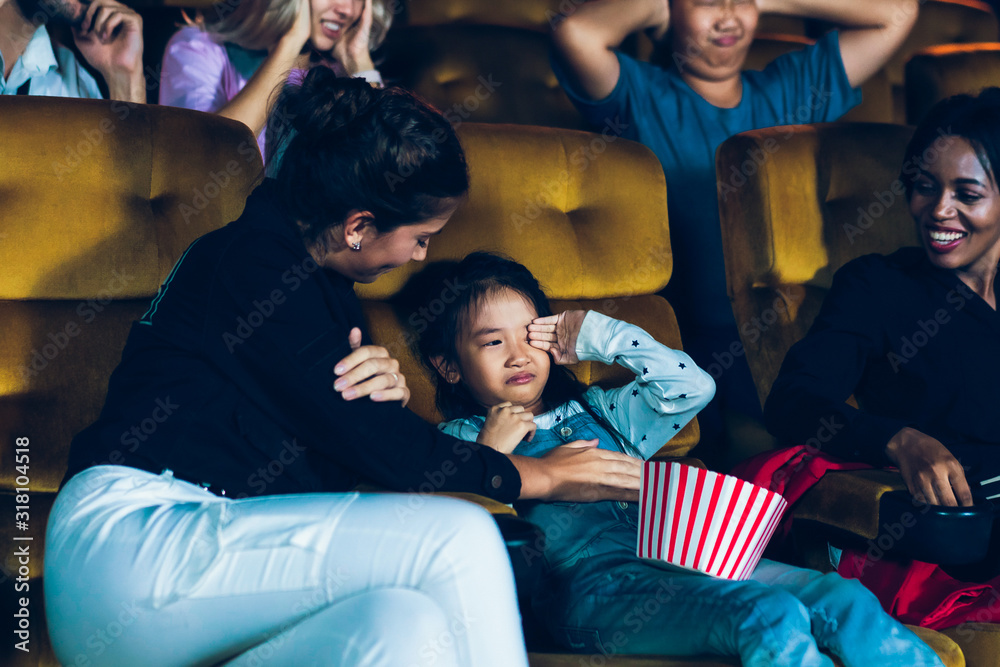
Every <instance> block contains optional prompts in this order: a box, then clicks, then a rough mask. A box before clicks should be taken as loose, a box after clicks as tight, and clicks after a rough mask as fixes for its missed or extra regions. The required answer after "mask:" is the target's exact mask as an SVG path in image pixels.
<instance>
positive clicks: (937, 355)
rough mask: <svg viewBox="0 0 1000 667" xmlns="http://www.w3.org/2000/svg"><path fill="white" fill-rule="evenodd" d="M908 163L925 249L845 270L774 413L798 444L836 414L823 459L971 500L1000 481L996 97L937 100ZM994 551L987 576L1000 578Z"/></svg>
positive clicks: (936, 498) (949, 501)
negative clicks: (861, 464) (883, 470)
mask: <svg viewBox="0 0 1000 667" xmlns="http://www.w3.org/2000/svg"><path fill="white" fill-rule="evenodd" d="M903 165H904V167H903V174H902V179H903V181H904V183H905V184H906V193H907V197H908V198H909V204H910V211H911V213H912V214H913V218H914V223H915V224H916V226H917V232H918V235H919V237H920V239H921V242H922V246H923V247H922V248H903V249H901V250H899V251H897V252H895V253H894V254H892V255H889V256H887V257H884V256H881V255H868V256H866V257H861V258H859V259H857V260H854V261H853V262H850V263H848V264H847V265H845V266H844V267H842V268H841V269H840V270H839V271H838V272H837V274H836V276H835V277H834V282H833V286H832V288H831V290H830V293H829V294H828V295H827V297H826V300H825V301H824V303H823V308H822V310H821V312H820V314H819V315H818V316H817V318H816V320H815V322H814V324H813V328H812V329H811V330H810V332H809V335H808V336H806V337H805V338H804V339H802V340H801V341H799V343H797V344H796V345H795V346H794V347H793V348H792V349H791V350H790V351H789V353H788V356H787V357H786V358H785V361H784V364H783V365H782V368H781V373H780V374H779V376H778V379H777V380H776V381H775V383H774V386H773V388H772V390H771V395H770V396H769V397H768V399H767V405H766V406H765V417H766V418H767V423H768V428H769V429H770V430H771V432H772V433H774V434H775V435H777V436H778V437H779V438H781V439H782V440H785V441H787V442H790V443H795V442H804V441H806V440H807V439H808V438H810V437H812V436H813V435H814V434H815V432H816V428H817V426H818V425H819V424H820V423H821V420H822V419H824V418H826V419H834V420H836V421H837V422H838V423H843V424H845V427H844V428H842V429H841V430H840V431H838V433H837V434H835V436H834V437H833V438H832V440H831V441H830V442H829V443H828V444H827V445H825V446H824V450H825V451H826V452H827V453H829V454H833V455H836V456H838V457H842V458H845V459H848V460H862V461H867V462H870V463H873V464H875V465H895V466H898V467H899V469H900V472H901V473H902V475H903V479H904V480H905V481H906V484H907V487H908V488H909V490H910V492H911V493H912V494H913V495H914V496H915V497H916V498H917V499H919V500H922V501H926V502H929V503H931V504H935V505H951V506H955V505H971V504H972V503H973V502H974V501H978V500H982V499H984V498H985V496H986V494H985V492H984V491H982V490H981V487H980V482H982V481H984V480H987V479H990V478H992V477H995V476H997V474H1000V413H998V412H997V410H996V405H998V404H1000V383H998V382H997V378H998V377H1000V314H998V313H997V300H996V288H997V284H996V283H997V267H998V263H1000V187H998V175H1000V89H998V88H990V89H987V90H984V91H983V92H982V93H981V94H980V95H979V96H978V97H973V96H970V95H959V96H956V97H952V98H949V99H947V100H944V101H943V102H940V103H939V104H938V105H936V106H935V107H934V108H933V109H932V110H931V111H930V113H929V114H928V115H927V117H926V118H925V119H924V121H923V123H921V125H920V127H918V128H917V130H916V131H915V133H914V135H913V138H912V140H911V141H910V144H909V146H908V147H907V150H906V156H905V159H904V162H903ZM918 338H919V340H920V341H921V342H922V344H921V345H919V346H915V345H914V343H913V342H912V341H916V340H918ZM851 394H854V396H855V397H856V398H857V401H858V404H859V405H860V409H859V408H853V407H851V406H850V405H847V404H846V403H845V400H846V399H847V397H848V396H850V395H851ZM998 532H1000V531H997V530H994V535H997V534H998ZM996 547H1000V544H998V545H994V548H993V550H992V551H991V554H990V555H989V556H988V557H987V559H988V561H989V562H987V563H984V565H983V569H982V571H981V572H980V575H979V576H987V575H992V574H997V573H998V572H1000V551H997V549H996ZM983 572H985V573H986V574H983Z"/></svg>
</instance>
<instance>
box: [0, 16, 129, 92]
mask: <svg viewBox="0 0 1000 667" xmlns="http://www.w3.org/2000/svg"><path fill="white" fill-rule="evenodd" d="M54 23H63V24H69V25H70V26H71V27H72V29H73V40H74V41H75V42H76V46H77V48H78V49H79V50H80V53H81V54H82V55H83V57H84V58H85V59H86V60H87V62H88V63H89V64H90V65H91V67H93V68H94V69H95V70H97V71H98V73H100V75H101V76H103V77H104V80H105V82H106V83H107V85H108V93H109V96H110V98H111V99H114V100H121V101H124V102H140V103H144V102H145V101H146V80H145V77H144V76H143V71H142V48H143V41H142V18H141V17H140V16H139V15H138V14H137V13H136V12H135V11H133V10H132V9H130V8H128V7H126V6H125V5H122V4H120V3H118V2H115V0H93V1H92V2H90V3H87V4H83V3H81V2H80V1H79V0H44V1H43V0H0V62H2V64H3V73H2V77H0V95H46V96H52V97H83V98H100V97H101V92H100V89H99V88H98V86H97V82H96V81H95V80H94V77H93V76H91V75H90V73H89V72H87V71H86V70H85V69H84V68H83V66H82V65H81V63H80V62H79V61H78V60H77V59H76V57H75V56H74V55H73V52H72V51H71V50H70V49H68V48H66V47H64V46H62V45H59V44H56V43H55V42H53V40H52V38H51V35H50V34H49V32H48V30H46V27H45V26H46V24H54Z"/></svg>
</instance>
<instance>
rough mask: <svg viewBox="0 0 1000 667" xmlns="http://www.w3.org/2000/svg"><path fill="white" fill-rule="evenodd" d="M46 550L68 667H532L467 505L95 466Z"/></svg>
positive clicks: (55, 638) (54, 519)
mask: <svg viewBox="0 0 1000 667" xmlns="http://www.w3.org/2000/svg"><path fill="white" fill-rule="evenodd" d="M45 539H46V553H45V610H46V617H47V619H48V625H49V633H50V635H51V637H52V644H53V647H54V648H55V653H56V656H57V657H58V658H59V661H60V662H61V663H62V664H63V665H66V666H69V665H78V664H80V665H85V664H91V665H123V666H129V667H132V666H134V665H144V666H148V667H159V666H163V667H167V666H182V665H183V666H189V665H215V664H225V665H227V666H240V667H253V666H258V665H268V666H271V665H274V666H278V665H295V666H305V665H337V666H349V665H366V666H368V665H371V666H378V667H410V666H411V665H412V666H420V667H425V666H426V667H430V666H432V665H434V666H439V667H459V666H461V667H486V666H489V665H503V666H504V667H507V666H515V667H516V666H524V667H526V666H527V655H526V653H525V649H524V640H523V638H522V636H521V627H520V619H519V616H518V611H517V602H516V597H515V593H514V584H513V576H512V573H511V568H510V562H509V560H508V559H507V556H506V553H505V551H504V546H503V542H502V540H501V539H500V536H499V533H498V531H497V529H496V525H495V524H494V522H493V520H492V519H491V518H490V516H489V514H488V513H486V512H485V511H484V510H482V509H481V508H479V507H476V506H475V505H472V504H470V503H466V502H463V501H459V500H453V499H449V498H440V497H428V496H413V495H399V494H357V493H342V494H331V493H322V494H319V493H317V494H299V495H286V496H268V497H263V498H249V499H244V500H231V499H227V498H220V497H217V496H215V495H214V494H212V493H209V492H208V491H206V490H205V489H202V488H201V487H198V486H195V485H193V484H189V483H187V482H184V481H181V480H178V479H175V478H174V477H173V475H172V474H171V473H170V471H165V472H164V473H163V474H161V475H154V474H151V473H148V472H145V471H141V470H137V469H134V468H128V467H123V466H111V465H104V466H96V467H93V468H89V469H87V470H84V471H83V472H81V473H79V474H78V475H76V476H75V477H74V478H73V479H72V480H70V481H69V483H68V484H67V485H66V487H65V488H64V489H63V490H62V491H61V492H60V493H59V496H58V498H57V499H56V502H55V505H54V506H53V508H52V513H51V515H50V517H49V524H48V530H47V533H46V538H45Z"/></svg>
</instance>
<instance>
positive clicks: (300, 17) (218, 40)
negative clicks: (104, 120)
mask: <svg viewBox="0 0 1000 667" xmlns="http://www.w3.org/2000/svg"><path fill="white" fill-rule="evenodd" d="M391 6H392V5H391V0H227V1H226V2H220V3H218V4H216V5H213V6H212V7H210V8H208V9H206V10H204V12H202V13H200V14H199V16H198V18H197V19H196V20H195V21H194V24H193V25H189V26H185V27H183V28H181V29H180V30H179V31H178V32H177V33H176V34H175V35H174V36H173V37H171V38H170V41H169V42H168V43H167V47H166V51H165V52H164V54H163V69H162V71H161V78H160V104H165V105H168V106H174V107H183V108H186V109H196V110H198V111H208V112H211V113H217V114H219V115H220V116H225V117H226V118H232V119H233V120H238V121H240V122H242V123H244V124H245V125H246V126H247V127H249V128H250V129H251V130H252V131H253V133H254V136H257V137H258V140H257V142H258V145H259V147H260V151H261V154H264V134H263V132H264V124H265V122H266V120H267V116H268V102H269V100H270V98H271V95H272V93H273V92H274V91H275V89H277V88H279V87H280V86H281V85H282V84H283V83H284V82H285V80H286V79H288V78H289V74H290V73H293V74H294V76H296V77H298V80H300V81H301V77H302V70H306V69H310V68H312V67H315V66H317V65H321V66H325V67H328V68H330V69H332V70H333V71H334V72H336V73H337V74H338V75H339V76H349V77H361V78H364V79H365V80H367V81H369V82H370V83H372V84H373V85H377V86H381V85H382V77H381V75H380V74H379V72H378V70H377V69H376V68H375V65H374V63H373V62H372V57H371V53H372V52H373V51H375V49H377V48H378V47H379V46H380V45H381V44H382V41H383V40H384V39H385V35H386V32H388V30H389V26H390V25H391V24H392V11H391Z"/></svg>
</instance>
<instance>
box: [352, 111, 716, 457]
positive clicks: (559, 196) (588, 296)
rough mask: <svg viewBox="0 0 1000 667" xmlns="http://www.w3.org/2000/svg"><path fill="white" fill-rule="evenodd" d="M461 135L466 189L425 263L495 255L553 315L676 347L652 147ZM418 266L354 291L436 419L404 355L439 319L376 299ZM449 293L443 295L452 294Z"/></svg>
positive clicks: (585, 374)
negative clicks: (567, 314) (620, 323)
mask: <svg viewBox="0 0 1000 667" xmlns="http://www.w3.org/2000/svg"><path fill="white" fill-rule="evenodd" d="M459 136H460V137H461V140H462V144H463V146H464V147H465V150H466V155H467V158H468V162H469V173H470V178H471V189H470V191H469V196H468V198H467V200H466V201H465V202H464V203H463V204H462V206H461V207H460V208H459V210H458V212H457V213H456V214H455V216H454V217H453V218H452V219H451V221H450V222H449V223H448V225H447V226H446V227H445V229H444V231H443V232H442V234H441V235H440V236H438V237H435V238H434V240H433V241H432V242H431V244H430V249H429V251H428V256H427V261H428V262H432V261H434V260H444V259H460V258H462V257H464V256H465V255H466V254H468V253H470V252H472V251H473V250H493V251H499V252H502V253H504V254H506V255H508V256H510V257H512V258H513V259H515V260H517V261H519V262H521V263H523V264H524V265H525V266H527V267H528V269H530V270H531V271H532V272H533V273H534V274H535V276H536V277H537V278H538V279H539V281H540V282H541V284H542V287H543V288H544V289H545V291H546V293H547V294H548V295H549V296H550V297H551V298H552V299H553V300H554V302H553V307H554V308H555V309H556V310H557V311H558V310H562V309H565V308H570V307H572V308H578V307H582V308H592V309H595V310H600V311H602V312H605V313H607V314H609V315H612V316H614V317H618V318H621V319H625V320H629V321H631V322H634V323H636V324H638V325H640V326H642V327H644V328H646V330H647V331H649V332H650V333H651V334H653V335H654V336H655V337H657V338H658V339H659V340H661V341H662V342H664V343H666V344H668V345H671V346H674V347H680V345H681V343H680V335H679V332H678V329H677V323H676V320H675V319H674V315H673V311H672V310H671V309H670V306H669V304H667V302H666V301H665V300H663V299H662V298H661V297H659V296H656V293H657V292H658V291H660V290H661V289H662V288H663V287H664V286H665V285H666V284H667V281H668V280H669V279H670V274H671V270H672V265H673V256H672V254H671V250H670V237H669V231H668V228H667V208H666V206H667V203H666V194H667V193H666V184H665V180H664V177H663V170H662V169H661V167H660V164H659V162H658V161H657V159H656V157H655V156H654V155H653V153H652V152H651V151H649V149H647V148H646V147H644V146H641V145H640V144H637V143H634V142H631V141H628V140H626V139H621V138H619V137H616V136H615V135H613V134H610V133H609V134H607V135H605V136H602V135H599V134H590V133H585V132H576V131H571V130H556V129H551V128H541V127H525V126H516V125H481V124H475V123H467V124H463V125H462V126H461V127H460V128H459ZM420 268H421V267H420V266H419V265H416V264H412V263H411V264H409V265H407V266H404V267H402V268H400V269H397V270H396V271H393V272H391V273H389V274H386V275H385V276H383V277H382V278H380V279H379V280H378V281H376V282H375V283H374V284H372V285H367V286H359V287H358V291H359V294H360V295H361V297H362V299H363V300H364V301H365V306H366V314H367V315H368V317H369V324H370V327H371V330H372V334H373V336H374V337H375V338H376V339H377V340H379V342H381V343H382V344H383V345H386V346H387V347H388V348H389V349H390V351H391V352H393V353H394V354H395V355H396V356H398V357H399V358H400V360H401V363H402V365H403V369H404V372H405V373H406V374H407V378H408V380H407V381H408V384H409V385H410V386H411V388H412V390H413V398H412V399H411V403H410V407H411V408H412V409H413V410H414V411H416V412H417V413H418V414H420V415H421V416H423V417H425V418H427V419H430V420H432V421H438V420H439V419H440V416H439V415H438V413H437V411H436V409H435V408H434V405H433V395H434V392H433V387H432V383H431V377H430V374H429V373H428V372H427V370H426V369H424V368H423V367H422V366H421V365H420V364H419V362H418V361H417V360H416V359H415V358H414V357H413V355H412V354H411V352H410V349H409V346H410V344H411V343H412V342H413V340H414V337H415V336H416V335H419V331H420V329H421V327H420V322H421V320H422V319H424V320H425V319H426V318H428V317H433V316H434V315H435V313H434V312H433V309H431V310H429V311H428V312H404V313H399V312H398V311H396V312H394V311H393V309H392V308H390V306H389V305H388V304H387V303H385V302H384V301H385V300H386V299H387V298H389V297H391V296H392V295H394V294H395V293H397V292H398V290H399V289H400V287H402V285H403V283H404V282H405V281H406V279H407V278H408V277H409V276H410V275H411V274H412V273H414V272H416V271H418V270H420ZM448 289H449V288H448V287H447V286H446V287H445V288H444V291H443V292H442V294H441V295H440V296H441V298H442V299H448V298H451V297H450V293H449V292H448ZM456 289H460V288H456ZM407 322H409V325H410V326H409V327H407V326H405V324H406V323H407ZM574 371H575V372H576V374H577V376H578V377H579V378H580V379H581V380H582V381H583V382H585V383H587V384H593V383H599V384H602V385H608V386H617V385H620V384H624V383H625V382H628V381H630V380H631V379H632V378H631V377H629V376H628V374H627V372H625V371H624V369H622V368H620V367H608V366H605V365H603V364H591V363H581V364H578V365H577V366H576V367H575V368H574ZM697 437H698V436H697V427H695V426H689V427H688V428H687V429H685V430H683V431H681V432H680V433H679V434H678V435H677V437H675V438H673V439H672V440H671V441H670V443H669V445H667V447H666V448H665V449H664V450H663V453H664V454H667V453H669V454H670V455H675V456H676V455H682V454H684V453H686V452H687V450H689V449H690V448H691V447H693V446H694V445H695V443H696V442H697Z"/></svg>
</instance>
